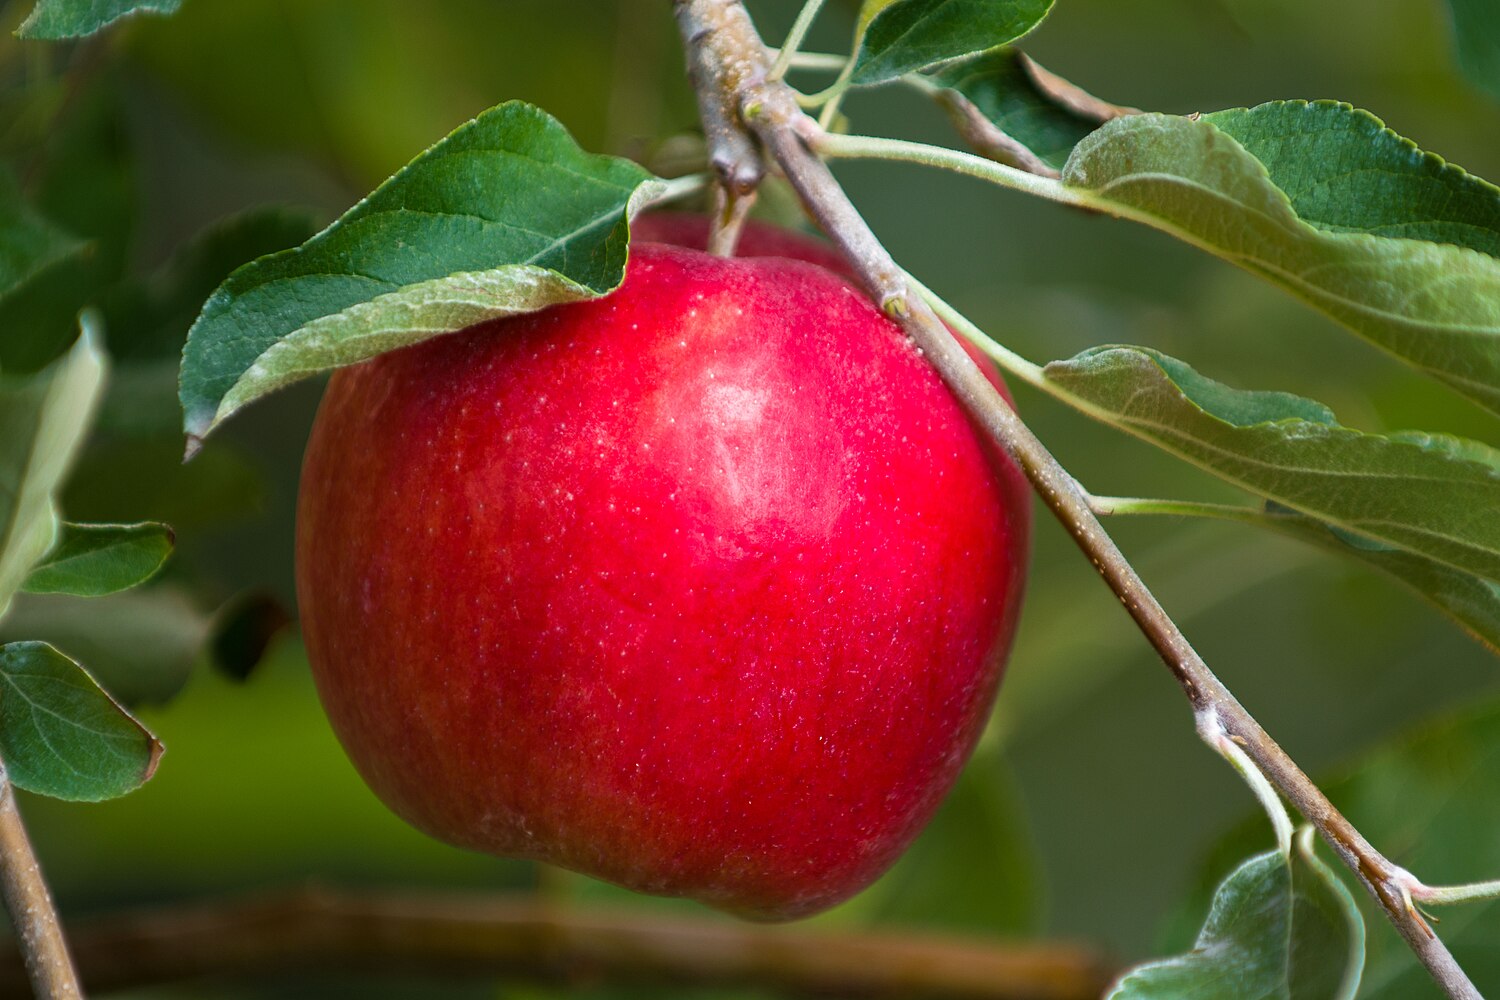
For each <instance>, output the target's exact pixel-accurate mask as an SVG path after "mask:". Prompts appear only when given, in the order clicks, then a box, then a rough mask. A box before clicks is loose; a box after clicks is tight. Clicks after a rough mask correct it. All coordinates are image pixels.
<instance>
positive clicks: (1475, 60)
mask: <svg viewBox="0 0 1500 1000" xmlns="http://www.w3.org/2000/svg"><path fill="white" fill-rule="evenodd" d="M1448 8H1449V10H1450V11H1452V13H1453V37H1454V41H1455V42H1456V43H1457V45H1458V65H1459V66H1460V67H1461V68H1462V69H1463V71H1464V73H1465V74H1466V75H1467V76H1468V77H1469V79H1470V80H1473V81H1474V83H1475V84H1477V85H1478V86H1479V87H1481V88H1483V89H1484V90H1486V91H1488V92H1489V93H1490V94H1492V95H1493V96H1495V97H1500V7H1496V6H1495V4H1494V3H1493V2H1492V0H1448Z"/></svg>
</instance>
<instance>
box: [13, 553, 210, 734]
mask: <svg viewBox="0 0 1500 1000" xmlns="http://www.w3.org/2000/svg"><path fill="white" fill-rule="evenodd" d="M212 624H213V623H212V618H211V616H209V615H208V614H206V613H205V612H204V611H202V610H201V609H200V608H199V607H198V606H197V605H196V604H194V603H193V601H192V600H191V599H189V597H188V595H187V593H186V591H184V590H183V589H182V588H180V587H178V586H175V585H172V584H162V583H159V584H154V585H152V586H150V587H143V588H141V589H140V590H128V591H123V592H121V593H118V594H110V595H109V596H107V597H91V598H87V599H85V598H79V597H66V596H61V595H56V594H18V595H16V599H15V602H14V603H13V604H12V606H11V611H10V614H9V615H7V616H6V617H5V619H4V621H0V642H10V641H15V640H21V639H40V640H42V641H44V642H46V643H48V644H50V645H52V646H55V647H56V648H57V649H58V650H59V651H60V652H62V653H64V654H65V655H67V656H69V657H72V658H73V659H74V660H77V661H78V662H79V663H87V664H88V665H89V673H90V674H92V675H93V677H94V679H95V680H97V681H98V682H99V683H100V685H102V686H103V687H104V689H105V690H106V691H108V692H109V693H110V694H111V695H112V696H113V697H115V698H117V699H119V700H120V701H121V702H123V703H124V704H126V705H132V706H133V705H143V704H161V703H163V702H166V701H168V700H170V699H171V698H172V697H173V696H175V695H176V694H177V692H178V691H180V690H181V689H182V686H183V685H184V684H185V683H187V680H188V677H189V676H190V675H191V673H192V669H193V666H194V665H195V664H196V663H197V662H198V660H199V658H200V657H201V656H202V653H203V649H204V645H205V643H207V642H208V640H209V633H210V629H211V628H212Z"/></svg>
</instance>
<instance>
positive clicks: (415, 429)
mask: <svg viewBox="0 0 1500 1000" xmlns="http://www.w3.org/2000/svg"><path fill="white" fill-rule="evenodd" d="M642 230H644V231H645V232H646V233H647V234H649V235H655V236H658V237H663V238H667V239H672V240H676V241H678V242H694V241H698V239H697V237H696V236H695V235H694V233H701V234H702V235H703V236H704V237H706V233H707V222H706V220H701V219H700V220H697V221H692V220H680V219H679V220H673V219H671V218H667V219H663V220H655V219H649V218H648V219H645V220H640V221H639V222H638V224H637V233H638V234H639V233H640V231H642ZM639 238H640V237H639V235H638V236H637V239H639ZM699 242H701V241H699ZM741 246H742V251H743V252H745V253H747V254H755V253H757V252H762V253H770V254H773V255H778V256H766V257H754V256H747V257H737V258H735V259H724V258H717V257H711V256H709V255H707V254H705V253H701V252H698V251H696V250H691V249H685V248H682V247H679V246H668V245H662V244H653V243H642V242H635V243H633V244H632V247H631V257H630V263H629V266H628V268H627V277H626V279H625V282H624V284H623V285H622V287H621V288H620V289H619V290H617V291H616V292H614V293H612V294H611V295H609V296H606V297H604V298H602V299H598V300H594V301H590V302H584V303H577V304H569V305H564V306H559V307H554V308H551V309H547V310H544V311H542V312H539V313H534V314H531V315H527V316H523V317H517V318H513V319H509V320H502V321H498V322H494V323H488V324H483V325H480V326H477V327H474V328H471V329H469V330H466V331H463V332H460V333H456V334H452V335H448V336H443V337H438V338H435V339H433V340H430V341H428V342H426V343H424V344H421V345H418V346H416V347H412V348H407V349H404V350H400V351H396V352H393V353H390V354H386V355H382V356H380V357H378V358H375V359H374V360H372V361H369V362H366V363H364V364H361V365H358V366H356V367H352V368H347V369H344V370H341V371H339V372H338V373H336V374H335V375H334V376H333V378H332V380H331V382H330V384H329V386H328V390H327V393H326V395H325V397H324V400H323V403H322V407H321V409H320V411H319V413H318V417H317V420H316V422H315V425H314V428H313V433H312V438H311V441H310V443H309V445H308V448H307V454H306V459H305V462H304V466H303V472H302V485H301V494H300V498H299V504H298V519H297V520H298V524H297V588H298V596H299V602H300V605H301V613H302V628H303V634H304V637H305V640H306V644H307V652H308V658H309V660H310V662H311V664H312V668H313V675H314V678H315V679H316V682H317V687H318V691H319V695H320V697H321V699H322V701H323V704H324V707H325V708H326V710H327V712H328V715H329V718H330V719H331V721H332V724H333V727H334V730H335V731H336V733H337V735H338V737H339V739H340V740H341V742H342V743H343V745H344V747H345V749H346V751H347V752H348V754H349V756H350V758H351V759H352V761H353V762H354V764H355V766H356V767H357V768H358V770H359V771H360V773H361V774H362V775H363V777H364V778H365V780H366V781H367V782H368V783H369V785H370V787H371V788H372V789H373V790H374V791H375V792H376V793H377V794H378V795H379V797H380V798H381V799H382V800H384V801H385V803H386V804H387V805H389V806H390V807H391V808H392V809H393V810H394V811H395V812H396V813H398V814H399V815H401V816H402V817H404V818H405V819H406V820H407V821H409V822H410V823H412V824H413V825H415V826H417V827H419V828H420V829H422V830H424V831H426V832H428V833H430V834H432V835H433V836H435V837H438V838H439V839H442V840H444V841H448V842H449V843H452V844H456V845H460V846H463V847H467V848H472V849H475V850H479V851H485V852H489V853H492V854H498V855H503V856H509V857H520V858H533V859H537V860H541V861H545V862H550V863H552V864H557V865H561V866H564V867H566V868H570V869H573V870H576V871H579V872H584V873H586V874H589V875H592V876H595V877H598V878H602V879H606V880H608V881H611V882H614V883H617V884H619V885H623V886H626V887H629V888H632V889H636V890H639V891H642V892H649V893H657V894H664V895H680V896H689V897H692V898H695V899H698V900H700V901H702V902H704V903H707V904H710V905H712V906H715V907H719V908H721V909H725V910H729V911H731V912H734V913H737V914H740V915H742V916H746V917H749V918H752V919H763V920H776V919H788V918H792V917H797V916H803V915H806V914H810V913H813V912H816V911H818V910H821V909H824V908H826V907H829V906H831V905H833V904H835V903H837V902H839V901H841V900H843V899H846V898H848V897H849V896H851V895H853V894H854V893H856V892H858V891H859V890H860V889H862V888H863V887H865V886H866V885H868V884H869V883H870V882H872V881H873V880H874V879H875V878H877V877H878V876H879V875H880V874H881V873H882V872H883V871H884V870H885V869H886V868H887V867H888V866H889V865H890V864H892V863H893V862H894V861H895V859H896V858H897V856H898V855H899V854H900V853H901V851H902V850H903V849H904V848H905V847H906V846H907V845H908V844H909V843H910V841H911V840H912V839H913V838H914V837H915V836H916V834H917V832H918V831H919V830H920V829H921V827H922V826H923V825H924V824H925V823H926V821H927V820H928V819H929V818H930V816H931V814H932V812H933V811H934V810H935V809H936V807H937V805H938V803H939V801H940V800H941V798H942V796H943V795H944V794H945V793H946V792H947V790H948V789H949V788H950V787H951V785H952V783H953V781H954V780H955V778H956V777H957V774H958V771H959V769H960V767H961V766H962V765H963V762H964V761H965V760H966V759H967V757H968V755H969V753H970V751H971V750H972V749H973V746H974V743H975V741H976V739H977V738H978V736H979V734H980V731H981V729H982V727H983V725H984V722H985V719H986V717H987V715H988V711H989V707H990V704H991V702H992V700H993V697H994V693H995V689H996V685H997V684H998V682H999V678H1000V673H1001V670H1002V666H1003V662H1004V659H1005V655H1006V653H1007V651H1008V647H1009V645H1010V641H1011V637H1012V634H1013V632H1014V629H1015V622H1016V617H1017V613H1018V610H1019V606H1020V599H1021V592H1022V587H1023V577H1024V571H1025V563H1026V553H1027V546H1028V538H1029V528H1030V521H1029V492H1028V490H1027V487H1026V484H1025V481H1024V479H1023V478H1022V476H1021V474H1020V473H1019V471H1018V470H1017V469H1016V468H1015V467H1014V466H1013V465H1011V464H1010V462H1009V461H1008V460H1007V459H1005V458H1004V457H1003V456H1002V455H1001V454H1000V453H999V452H998V451H997V450H996V449H995V448H994V447H993V446H992V445H991V444H990V442H988V441H987V440H986V439H985V438H984V437H983V435H982V434H981V433H980V432H979V431H978V430H976V429H975V427H974V426H973V425H972V424H971V422H970V421H969V419H968V418H967V417H966V415H965V414H964V413H963V412H962V410H961V408H960V406H959V404H958V403H957V402H956V401H955V400H954V399H953V397H952V396H951V395H949V393H948V392H947V391H946V389H945V388H944V386H943V385H942V383H941V382H940V380H939V379H938V377H937V376H936V375H935V374H934V373H933V372H932V370H931V369H930V368H929V367H928V366H927V365H926V364H925V362H924V361H923V360H922V359H921V357H920V356H919V355H918V353H917V352H916V351H915V349H914V348H913V347H912V346H911V345H910V344H909V342H908V341H907V340H906V339H905V337H904V336H903V335H902V333H901V331H900V330H899V328H897V327H896V326H895V325H894V324H893V323H891V322H890V321H889V320H888V319H887V318H885V317H884V316H882V315H881V313H880V312H879V311H878V310H877V309H876V308H875V307H873V306H872V305H871V304H870V303H869V301H868V300H867V299H866V298H864V297H863V296H862V295H861V294H860V293H858V292H857V291H855V290H854V289H853V288H852V287H851V286H850V285H849V284H847V283H846V282H845V281H844V280H842V279H841V278H839V277H837V276H836V275H835V274H833V273H832V272H831V271H830V270H829V269H827V268H825V267H820V266H817V265H815V264H812V263H807V262H805V261H804V260H796V259H791V258H790V257H788V256H784V255H787V254H790V255H793V256H801V257H808V258H812V259H813V260H815V261H816V260H820V259H823V258H826V259H825V260H823V262H825V263H829V264H832V265H834V266H840V267H841V266H842V265H841V263H840V261H839V260H838V258H837V257H836V256H833V255H832V251H831V249H829V248H827V247H825V246H824V245H822V244H819V243H815V242H813V241H810V240H807V239H805V238H802V237H797V236H794V235H792V234H786V233H782V232H780V231H777V230H772V229H769V228H767V227H763V226H756V225H752V226H750V227H748V230H747V232H746V233H745V236H744V238H743V242H742V245H741Z"/></svg>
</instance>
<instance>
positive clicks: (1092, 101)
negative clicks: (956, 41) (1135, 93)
mask: <svg viewBox="0 0 1500 1000" xmlns="http://www.w3.org/2000/svg"><path fill="white" fill-rule="evenodd" d="M931 78H932V82H933V83H935V84H937V85H938V86H939V87H941V88H943V89H942V91H941V92H940V94H939V97H940V99H941V100H942V102H943V104H944V106H945V107H947V109H948V113H949V115H950V116H951V117H952V118H953V120H954V124H955V125H957V126H958V129H959V132H960V133H962V134H963V135H964V137H965V139H966V141H968V142H969V143H970V145H973V146H975V148H976V149H977V151H979V152H982V153H984V154H985V155H987V156H992V155H993V154H994V153H995V152H996V151H995V150H991V149H989V148H986V146H987V144H986V143H984V142H982V141H979V140H980V139H981V138H982V137H981V136H979V135H977V134H976V130H975V129H974V128H973V126H972V124H971V117H972V116H978V118H979V119H981V120H983V121H986V122H989V123H990V124H992V125H994V126H995V127H996V128H998V129H999V130H1000V131H1001V132H1003V133H1004V134H1005V135H1007V136H1010V137H1011V138H1012V139H1014V140H1016V141H1017V142H1019V143H1020V144H1021V145H1022V146H1024V147H1026V148H1027V149H1028V150H1030V151H1031V152H1032V153H1034V154H1035V155H1036V156H1037V157H1038V158H1039V159H1041V161H1042V162H1043V163H1045V164H1047V165H1048V166H1049V167H1051V168H1052V169H1054V170H1061V169H1062V168H1063V164H1065V163H1067V161H1068V156H1069V154H1071V153H1072V152H1073V147H1074V146H1076V145H1077V144H1078V143H1079V141H1081V140H1082V139H1083V137H1084V136H1086V135H1088V134H1089V133H1090V132H1092V131H1094V130H1095V129H1096V128H1098V127H1099V126H1100V125H1103V124H1104V123H1105V122H1107V121H1109V120H1111V119H1113V118H1118V117H1120V116H1121V115H1125V114H1131V113H1133V109H1130V108H1123V107H1117V106H1116V105H1113V104H1107V103H1105V102H1104V101H1101V100H1099V99H1098V98H1096V97H1093V96H1092V95H1090V94H1088V93H1085V92H1084V91H1082V90H1080V89H1079V88H1077V87H1075V86H1073V85H1072V84H1070V83H1068V82H1067V81H1065V80H1061V79H1059V78H1058V77H1056V76H1054V75H1053V74H1051V73H1048V72H1047V71H1046V70H1045V69H1043V68H1042V67H1040V66H1038V65H1037V64H1036V63H1034V62H1033V61H1032V60H1031V59H1030V58H1029V57H1028V56H1027V55H1026V54H1025V53H1024V52H1022V51H1021V50H1019V49H1012V48H1005V49H1000V50H999V51H997V52H986V53H984V54H982V55H979V56H975V57H974V58H972V59H964V60H962V61H961V62H956V63H953V64H951V65H949V66H945V67H943V68H942V69H940V70H938V71H936V72H935V73H933V74H932V76H931ZM995 158H996V159H1001V160H1002V162H1011V161H1009V160H1006V159H1004V158H1002V157H998V156H997V157H995ZM1013 165H1019V164H1013Z"/></svg>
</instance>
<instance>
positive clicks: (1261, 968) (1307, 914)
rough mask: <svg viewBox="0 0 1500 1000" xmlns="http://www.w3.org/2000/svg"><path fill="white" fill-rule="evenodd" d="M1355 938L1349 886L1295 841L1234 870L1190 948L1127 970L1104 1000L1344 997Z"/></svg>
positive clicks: (1358, 948) (1355, 954) (1355, 970)
mask: <svg viewBox="0 0 1500 1000" xmlns="http://www.w3.org/2000/svg"><path fill="white" fill-rule="evenodd" d="M1364 938H1365V931H1364V919H1363V918H1362V917H1361V916H1360V913H1359V908H1358V907H1357V906H1356V905H1355V904H1354V899H1353V897H1351V896H1350V895H1349V890H1348V889H1347V888H1345V887H1344V884H1343V883H1342V882H1341V881H1340V880H1339V878H1338V876H1337V875H1335V874H1334V873H1333V872H1332V871H1331V870H1330V869H1329V868H1328V867H1327V866H1326V865H1325V864H1324V863H1323V862H1322V861H1320V860H1319V859H1318V858H1317V857H1316V856H1315V855H1314V854H1313V853H1312V847H1311V841H1310V839H1308V838H1299V844H1298V846H1297V848H1296V849H1295V850H1294V851H1293V852H1292V854H1291V855H1290V856H1286V855H1283V854H1282V853H1281V852H1280V851H1279V850H1273V851H1268V852H1266V853H1265V854H1259V855H1256V856H1255V857H1253V858H1251V859H1250V860H1248V861H1246V862H1244V863H1243V864H1242V865H1240V866H1239V867H1238V868H1236V869H1235V870H1234V871H1233V872H1232V873H1231V874H1230V875H1229V877H1228V878H1226V879H1225V880H1224V881H1223V883H1222V884H1220V886H1219V888H1218V890H1217V891H1216V892H1215V893H1214V898H1213V903H1212V905H1211V906H1210V908H1209V913H1208V919H1207V920H1206V921H1205V923H1204V925H1203V930H1202V931H1200V932H1199V934H1198V940H1197V941H1196V942H1195V944H1194V946H1193V949H1192V951H1190V952H1188V953H1186V954H1184V955H1179V956H1177V957H1175V958H1166V959H1161V960H1159V961H1155V962H1149V963H1147V964H1145V965H1141V966H1138V967H1136V968H1135V969H1132V970H1131V971H1129V972H1127V973H1126V974H1125V975H1124V976H1123V977H1122V978H1121V979H1120V981H1119V982H1118V983H1117V984H1116V986H1115V988H1114V989H1113V990H1112V991H1110V993H1109V994H1108V998H1107V1000H1187V998H1192V1000H1314V998H1316V1000H1351V998H1352V997H1353V996H1354V995H1355V992H1356V991H1357V990H1358V989H1359V982H1360V973H1361V969H1362V967H1363V965H1364Z"/></svg>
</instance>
